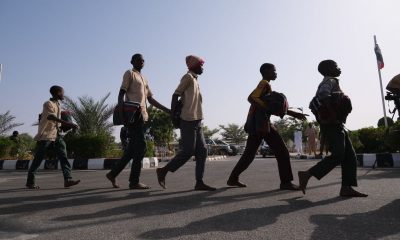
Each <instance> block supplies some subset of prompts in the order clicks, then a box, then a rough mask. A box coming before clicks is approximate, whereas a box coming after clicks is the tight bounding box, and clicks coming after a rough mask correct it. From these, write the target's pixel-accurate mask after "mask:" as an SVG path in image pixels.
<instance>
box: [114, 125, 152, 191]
mask: <svg viewBox="0 0 400 240" xmlns="http://www.w3.org/2000/svg"><path fill="white" fill-rule="evenodd" d="M145 131H146V128H145V126H144V124H139V125H138V126H134V127H128V137H129V143H128V146H127V147H126V148H125V149H124V154H123V156H122V158H121V159H120V160H118V161H117V163H116V164H115V165H114V167H113V168H112V169H111V171H110V172H109V175H110V176H112V177H114V178H116V177H117V176H118V175H119V174H120V173H121V171H122V170H124V168H125V167H126V165H127V164H128V163H129V162H130V161H131V159H133V160H132V166H131V174H130V177H129V184H130V186H134V185H136V184H138V183H139V178H140V172H141V170H142V162H143V158H144V155H145V153H146V140H145V136H144V133H145Z"/></svg>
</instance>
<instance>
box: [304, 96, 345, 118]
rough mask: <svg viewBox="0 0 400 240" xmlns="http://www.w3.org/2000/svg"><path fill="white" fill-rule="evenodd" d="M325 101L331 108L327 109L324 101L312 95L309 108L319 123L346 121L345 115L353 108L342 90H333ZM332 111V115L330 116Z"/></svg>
mask: <svg viewBox="0 0 400 240" xmlns="http://www.w3.org/2000/svg"><path fill="white" fill-rule="evenodd" d="M327 102H328V103H329V105H330V106H331V107H332V108H333V109H328V106H327V104H326V102H325V103H324V102H323V101H321V100H320V99H319V98H318V97H317V96H314V97H313V99H312V100H311V102H310V105H309V108H310V110H311V112H312V113H313V114H314V116H315V118H316V119H317V122H319V123H346V120H347V116H348V115H349V114H350V113H351V111H352V110H353V107H352V104H351V100H350V98H349V97H348V96H347V95H345V94H344V93H342V92H333V93H332V95H331V97H329V99H327ZM332 113H334V116H332Z"/></svg>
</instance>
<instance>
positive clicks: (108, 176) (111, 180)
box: [106, 173, 121, 188]
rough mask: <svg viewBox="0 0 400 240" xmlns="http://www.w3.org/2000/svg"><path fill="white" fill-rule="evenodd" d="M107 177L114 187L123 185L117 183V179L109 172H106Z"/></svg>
mask: <svg viewBox="0 0 400 240" xmlns="http://www.w3.org/2000/svg"><path fill="white" fill-rule="evenodd" d="M106 178H107V179H108V180H110V182H111V184H112V186H113V188H120V187H121V186H120V185H119V184H118V183H117V179H116V178H115V177H112V176H111V175H110V174H109V173H107V174H106Z"/></svg>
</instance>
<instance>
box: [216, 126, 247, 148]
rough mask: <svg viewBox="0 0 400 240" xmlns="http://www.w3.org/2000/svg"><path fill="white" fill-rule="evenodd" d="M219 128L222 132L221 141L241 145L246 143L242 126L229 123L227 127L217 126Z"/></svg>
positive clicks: (245, 135)
mask: <svg viewBox="0 0 400 240" xmlns="http://www.w3.org/2000/svg"><path fill="white" fill-rule="evenodd" d="M219 127H220V128H221V130H222V132H221V136H222V138H223V140H225V141H227V142H229V143H234V144H241V143H243V142H244V141H246V138H247V133H246V132H245V131H244V128H243V126H242V127H241V126H239V125H237V124H234V123H229V124H228V125H227V126H225V125H219Z"/></svg>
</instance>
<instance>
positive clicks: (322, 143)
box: [318, 131, 329, 158]
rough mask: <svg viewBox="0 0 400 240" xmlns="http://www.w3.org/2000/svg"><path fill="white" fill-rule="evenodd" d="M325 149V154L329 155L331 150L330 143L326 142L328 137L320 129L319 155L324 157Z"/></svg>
mask: <svg viewBox="0 0 400 240" xmlns="http://www.w3.org/2000/svg"><path fill="white" fill-rule="evenodd" d="M324 150H325V154H326V155H328V152H329V146H328V143H327V142H326V138H325V136H324V134H322V131H319V154H318V157H320V158H322V156H323V154H324Z"/></svg>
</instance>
